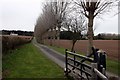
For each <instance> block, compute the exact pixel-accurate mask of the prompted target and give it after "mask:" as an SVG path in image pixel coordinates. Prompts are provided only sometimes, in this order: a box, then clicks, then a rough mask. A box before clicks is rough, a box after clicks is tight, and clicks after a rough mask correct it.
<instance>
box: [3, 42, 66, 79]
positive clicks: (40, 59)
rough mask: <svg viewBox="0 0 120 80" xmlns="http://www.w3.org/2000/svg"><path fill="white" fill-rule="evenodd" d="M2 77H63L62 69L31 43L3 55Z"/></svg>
mask: <svg viewBox="0 0 120 80" xmlns="http://www.w3.org/2000/svg"><path fill="white" fill-rule="evenodd" d="M2 65H3V66H2V67H3V78H64V72H63V70H62V69H61V68H60V67H59V66H58V65H56V64H55V63H53V62H52V61H51V60H49V59H48V58H46V57H45V56H44V54H42V52H40V50H38V49H37V48H36V47H35V46H34V45H33V44H32V43H29V44H25V45H22V46H20V47H19V48H17V49H16V50H11V51H9V52H8V54H6V55H3V64H2Z"/></svg>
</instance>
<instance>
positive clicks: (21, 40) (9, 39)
mask: <svg viewBox="0 0 120 80" xmlns="http://www.w3.org/2000/svg"><path fill="white" fill-rule="evenodd" d="M31 40H32V37H30V36H2V52H3V53H6V52H7V51H8V50H10V49H14V48H15V47H16V46H19V45H22V44H25V43H28V42H31Z"/></svg>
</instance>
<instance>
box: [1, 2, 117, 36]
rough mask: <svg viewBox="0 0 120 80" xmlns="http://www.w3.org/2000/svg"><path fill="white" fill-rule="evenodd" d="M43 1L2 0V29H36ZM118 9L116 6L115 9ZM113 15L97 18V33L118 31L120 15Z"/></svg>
mask: <svg viewBox="0 0 120 80" xmlns="http://www.w3.org/2000/svg"><path fill="white" fill-rule="evenodd" d="M43 1H44V0H43ZM43 1H42V0H0V30H3V29H7V30H24V31H34V27H35V24H36V20H37V18H38V16H39V15H40V13H41V12H42V10H41V9H42V4H43ZM117 10H118V9H117V8H116V9H115V11H116V12H117ZM113 12H114V11H113ZM113 15H114V13H110V15H109V16H108V14H104V16H102V17H101V18H102V19H101V18H99V19H95V26H96V27H97V28H96V29H95V34H98V33H118V16H117V15H116V16H113Z"/></svg>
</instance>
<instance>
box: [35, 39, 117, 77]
mask: <svg viewBox="0 0 120 80" xmlns="http://www.w3.org/2000/svg"><path fill="white" fill-rule="evenodd" d="M33 44H34V45H35V46H36V47H38V48H39V49H40V50H41V51H42V52H43V53H44V54H45V55H46V56H47V57H48V58H50V59H51V60H52V61H54V62H55V63H56V64H58V65H59V66H60V67H61V68H63V69H64V68H65V56H64V55H62V54H61V53H59V52H57V51H55V50H53V49H50V48H49V47H47V46H45V45H41V44H39V43H37V42H36V41H35V39H34V40H33ZM106 74H107V75H108V77H110V76H116V77H118V76H117V75H115V74H113V73H109V72H107V73H106Z"/></svg>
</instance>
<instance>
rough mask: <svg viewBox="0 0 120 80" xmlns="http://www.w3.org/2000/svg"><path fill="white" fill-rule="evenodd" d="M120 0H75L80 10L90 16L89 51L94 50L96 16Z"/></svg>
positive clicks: (108, 9)
mask: <svg viewBox="0 0 120 80" xmlns="http://www.w3.org/2000/svg"><path fill="white" fill-rule="evenodd" d="M117 1H119V0H113V1H110V0H109V1H108V0H74V3H75V4H76V5H77V8H78V9H79V12H80V13H82V14H83V15H85V16H86V17H87V18H88V32H87V35H88V42H89V45H88V47H89V48H88V53H87V54H90V53H91V52H92V49H91V48H92V47H93V36H94V33H93V22H94V18H95V17H96V16H98V15H101V14H103V13H105V12H108V11H110V9H111V8H112V7H113V5H114V4H115V3H116V2H117Z"/></svg>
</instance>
